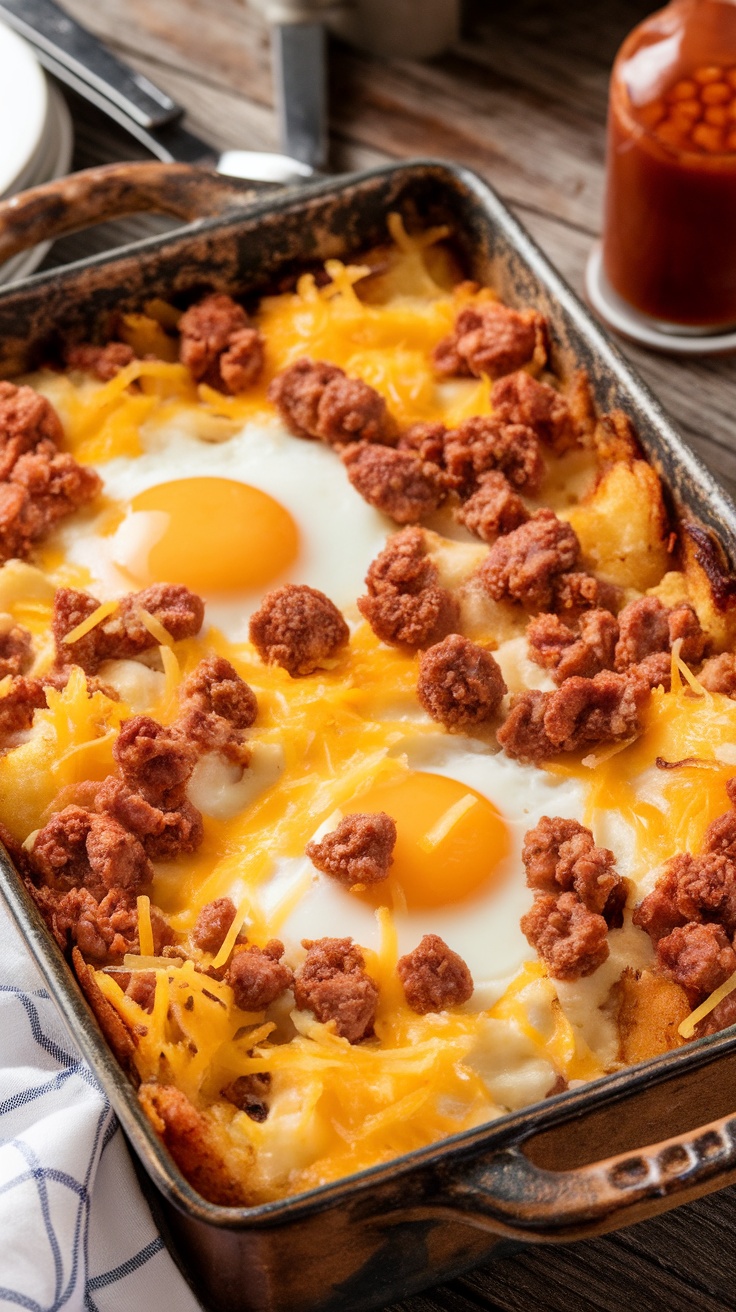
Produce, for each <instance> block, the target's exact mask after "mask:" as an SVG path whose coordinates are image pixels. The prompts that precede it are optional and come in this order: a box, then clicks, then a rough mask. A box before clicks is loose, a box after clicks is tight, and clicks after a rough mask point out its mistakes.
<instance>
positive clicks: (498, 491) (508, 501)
mask: <svg viewBox="0 0 736 1312" xmlns="http://www.w3.org/2000/svg"><path fill="white" fill-rule="evenodd" d="M455 518H456V519H457V520H458V522H459V523H460V524H464V525H465V527H466V528H467V529H469V530H470V532H471V533H475V535H476V537H479V538H481V539H482V541H483V542H495V540H496V538H497V537H499V536H501V535H503V534H504V533H512V532H513V530H514V529H515V528H519V527H520V526H521V525H522V524H525V523H526V521H527V520H528V519H529V511H528V510H527V508H526V506H525V505H524V502H523V501H522V499H521V497H520V496H519V495H518V493H516V492H514V489H513V488H512V486H511V484H510V483H509V481H508V479H507V478H506V476H505V474H502V473H500V471H499V470H492V471H491V472H490V473H488V474H484V475H483V477H482V478H481V480H480V482H479V484H478V487H477V488H476V490H475V492H473V493H471V495H470V496H469V497H468V499H467V501H464V502H462V504H461V505H460V506H458V508H457V510H456V511H455Z"/></svg>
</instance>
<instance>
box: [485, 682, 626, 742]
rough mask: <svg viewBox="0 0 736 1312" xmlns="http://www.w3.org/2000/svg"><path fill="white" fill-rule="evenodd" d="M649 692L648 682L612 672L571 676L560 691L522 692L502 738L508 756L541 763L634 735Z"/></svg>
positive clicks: (500, 739)
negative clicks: (567, 753) (585, 677)
mask: <svg viewBox="0 0 736 1312" xmlns="http://www.w3.org/2000/svg"><path fill="white" fill-rule="evenodd" d="M649 695H650V687H649V684H648V683H647V682H646V680H643V679H641V678H640V677H634V676H627V675H624V674H615V673H613V672H610V671H608V670H603V671H602V672H601V673H600V674H596V675H594V677H593V678H592V679H583V678H580V677H572V678H569V679H566V680H565V682H564V683H563V685H562V687H561V688H558V689H556V691H555V692H550V693H547V692H538V691H532V692H522V693H517V694H516V695H515V696H514V697H512V699H511V709H510V711H509V714H508V716H507V717H506V720H505V721H504V723H503V724H502V726H501V728H500V729H499V731H498V734H497V737H498V741H499V743H500V744H501V746H502V747H503V748H504V750H505V752H506V753H507V755H509V756H512V757H514V758H515V759H517V760H519V761H528V762H531V763H532V764H539V763H540V762H541V761H547V760H549V759H550V758H551V757H553V756H556V755H557V754H558V753H559V752H574V751H577V749H578V748H580V747H585V746H588V745H593V744H596V743H605V742H616V741H618V740H619V739H622V738H635V737H636V736H637V735H638V734H640V733H641V730H642V724H641V712H642V710H643V708H644V705H645V704H646V702H647V700H648V698H649Z"/></svg>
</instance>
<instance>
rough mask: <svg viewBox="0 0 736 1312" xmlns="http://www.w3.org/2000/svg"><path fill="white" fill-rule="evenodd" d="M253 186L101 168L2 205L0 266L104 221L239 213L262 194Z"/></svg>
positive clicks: (191, 171) (152, 166) (186, 168)
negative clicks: (141, 215) (42, 244)
mask: <svg viewBox="0 0 736 1312" xmlns="http://www.w3.org/2000/svg"><path fill="white" fill-rule="evenodd" d="M263 185H266V186H268V189H269V190H271V189H272V188H271V186H270V185H269V184H261V185H259V186H258V189H256V188H255V187H254V184H253V183H252V182H243V181H242V180H240V179H238V178H232V177H227V176H225V175H222V174H219V173H214V172H211V171H210V170H209V169H203V168H195V167H193V166H192V165H190V164H160V163H158V162H157V161H155V160H150V161H149V160H144V161H140V162H134V163H130V164H104V165H101V166H100V167H99V168H93V169H84V170H82V171H81V172H79V173H70V174H69V175H68V176H67V177H65V178H58V179H57V180H56V181H55V182H46V183H44V184H43V185H42V186H40V187H32V188H31V189H30V190H28V191H21V192H19V193H18V195H17V196H12V197H11V198H10V200H5V201H2V202H0V263H2V262H3V261H5V260H9V259H10V258H11V256H13V255H17V254H18V253H19V252H20V251H23V250H26V249H28V247H30V246H36V245H38V244H39V242H43V241H52V240H53V239H54V238H56V237H63V236H65V235H67V234H68V233H70V232H77V231H79V229H80V228H89V227H91V226H92V225H93V224H95V223H103V222H105V220H107V219H119V218H122V217H123V216H124V215H126V214H139V213H141V212H143V211H145V212H148V213H153V214H170V215H172V216H173V217H174V218H176V219H182V220H184V222H186V223H190V222H192V220H194V219H201V218H209V217H212V216H214V215H223V214H226V213H228V212H229V211H233V210H240V209H242V208H243V206H244V205H247V204H248V202H249V201H252V200H254V199H255V197H256V196H257V195H258V194H259V193H260V191H261V190H262V186H263Z"/></svg>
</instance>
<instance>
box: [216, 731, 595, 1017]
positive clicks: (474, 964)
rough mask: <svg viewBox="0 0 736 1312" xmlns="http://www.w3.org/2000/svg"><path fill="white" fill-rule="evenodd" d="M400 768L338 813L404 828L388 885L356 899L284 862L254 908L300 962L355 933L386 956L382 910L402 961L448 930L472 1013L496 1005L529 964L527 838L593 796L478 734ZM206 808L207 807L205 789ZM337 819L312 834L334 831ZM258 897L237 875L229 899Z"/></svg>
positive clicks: (442, 741)
mask: <svg viewBox="0 0 736 1312" xmlns="http://www.w3.org/2000/svg"><path fill="white" fill-rule="evenodd" d="M400 746H401V753H400V760H397V769H396V771H395V772H393V773H391V774H389V776H388V777H387V778H384V779H382V780H381V781H379V782H378V783H376V784H373V785H369V786H368V787H367V788H366V789H364V790H363V791H361V792H359V793H358V794H357V795H356V796H355V797H354V799H352V800H351V802H350V803H349V804H346V805H345V806H344V807H343V808H342V810H341V812H340V813H339V814H351V813H354V812H376V811H385V812H387V813H388V814H389V815H391V816H392V817H393V819H394V820H395V821H396V826H397V834H398V837H397V843H396V848H395V852H394V862H393V865H392V868H391V870H390V872H389V876H388V878H387V879H386V880H385V881H383V882H381V883H380V884H378V885H375V886H373V887H372V888H369V889H366V890H365V891H363V892H354V891H353V890H350V889H347V888H345V887H344V886H342V885H341V884H339V883H338V882H337V881H336V880H335V879H333V878H332V877H331V876H329V875H327V874H323V873H321V872H319V871H317V870H316V869H315V868H314V866H313V865H312V864H311V862H310V861H309V859H308V858H307V857H306V856H303V857H301V858H299V857H294V858H291V859H285V858H281V859H280V860H279V861H277V863H276V868H275V871H274V873H273V875H272V877H271V878H270V879H269V880H268V881H267V882H266V883H265V884H264V885H263V886H262V888H261V889H260V890H259V893H258V896H257V902H256V911H257V913H258V916H259V918H261V917H262V919H263V921H264V923H267V924H268V925H269V926H270V927H271V930H272V932H273V933H277V934H278V935H279V937H280V938H282V939H283V941H284V943H285V945H286V948H287V954H288V956H289V959H290V960H292V959H295V960H296V959H299V957H300V956H301V955H302V953H301V948H300V945H301V941H302V939H315V938H320V937H322V936H325V935H327V936H330V937H337V938H340V937H345V936H350V937H352V938H353V939H354V940H355V941H356V942H357V943H360V944H361V946H363V947H366V948H369V949H372V950H374V951H378V949H379V946H380V938H381V928H380V924H379V920H378V918H377V916H376V911H377V909H378V908H379V907H380V906H387V907H388V908H389V909H390V910H391V911H392V914H393V918H394V923H395V927H396V932H397V936H398V947H399V951H400V952H401V953H405V952H409V951H411V950H412V949H413V948H414V947H416V946H417V944H418V943H419V941H420V939H421V938H422V936H423V935H424V934H430V933H438V934H440V935H441V936H442V937H443V938H444V939H445V941H446V942H447V943H448V945H449V946H450V947H451V948H452V949H453V950H454V951H456V952H458V953H459V954H460V955H461V956H462V957H463V958H464V960H465V961H466V962H467V964H468V966H469V968H470V971H471V973H472V975H473V979H474V981H475V984H476V995H475V997H474V1000H473V1004H472V1005H473V1006H474V1007H479V1006H486V1007H487V1006H491V1005H492V1004H493V1002H494V1001H495V1000H496V998H497V997H499V996H500V995H501V993H503V991H504V989H505V987H506V985H507V984H508V981H509V979H510V978H512V977H513V976H514V975H515V974H516V973H517V971H518V970H519V969H520V967H521V965H522V964H523V962H524V961H526V960H528V959H529V955H530V949H529V945H528V943H527V942H526V939H525V938H524V936H523V934H522V932H521V929H520V927H519V920H520V917H521V916H522V915H523V914H524V912H525V911H526V910H527V909H528V907H529V905H530V903H531V898H532V894H531V892H530V890H529V889H528V888H527V887H526V883H525V880H524V876H523V865H522V860H521V849H522V844H523V840H524V834H525V833H526V831H527V829H529V828H531V827H532V825H535V824H536V823H537V822H538V820H539V819H540V818H541V816H542V815H549V814H553V815H561V816H565V817H576V816H580V815H581V814H582V811H583V789H582V786H581V784H580V783H579V782H578V781H577V780H575V779H571V778H568V779H561V778H557V777H555V776H554V775H552V774H547V773H544V772H542V771H540V770H537V769H535V768H534V767H533V766H524V765H520V764H519V763H518V762H516V761H512V760H511V759H510V758H509V757H506V756H504V755H502V754H500V753H499V754H494V753H493V752H490V751H489V750H488V749H487V748H484V746H483V745H482V744H480V743H478V742H476V741H473V740H472V739H469V738H460V737H453V738H450V737H448V736H442V735H440V734H430V735H427V736H426V737H424V738H417V739H411V738H408V739H407V740H406V741H405V742H403V743H402V744H401V745H400ZM197 800H198V803H199V804H200V805H202V803H205V805H206V804H207V798H206V797H205V796H204V795H203V793H202V791H201V790H200V792H199V793H198V796H197ZM337 819H338V815H336V814H335V813H333V814H332V815H331V816H329V817H328V818H327V820H326V821H325V822H324V823H323V824H322V825H320V826H319V827H318V828H317V829H316V830H315V832H314V834H313V837H315V838H320V837H322V835H323V834H324V833H326V832H327V831H328V830H330V829H332V828H334V827H335V824H336V822H337ZM247 892H248V889H247V886H246V885H245V884H244V883H243V882H241V881H238V880H237V879H236V880H234V881H233V883H232V885H231V886H230V896H231V897H233V899H234V900H235V901H236V903H237V902H239V901H240V900H241V898H242V897H243V896H246V895H247Z"/></svg>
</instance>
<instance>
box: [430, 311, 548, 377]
mask: <svg viewBox="0 0 736 1312" xmlns="http://www.w3.org/2000/svg"><path fill="white" fill-rule="evenodd" d="M432 358H433V360H434V367H435V369H436V371H437V373H438V374H440V376H441V377H451V376H452V375H453V374H461V375H462V374H474V375H475V376H476V377H478V378H480V377H481V376H482V375H483V374H486V375H487V376H488V377H489V378H499V377H500V376H501V375H502V374H508V373H511V371H512V370H513V369H520V368H521V366H522V365H523V364H527V363H528V362H529V361H532V360H533V361H534V363H535V364H537V365H542V364H544V362H545V360H546V358H547V320H546V319H545V318H544V316H543V315H541V314H539V313H538V312H537V311H536V310H512V309H511V307H510V306H508V305H502V304H501V303H500V302H496V301H490V302H487V303H480V304H478V305H469V306H466V308H465V309H463V310H461V311H460V313H459V314H458V316H457V318H456V320H455V325H454V328H453V330H452V332H451V333H450V334H449V336H448V337H444V338H443V339H442V341H441V342H440V343H439V344H438V345H437V346H436V347H435V349H434V353H433V357H432Z"/></svg>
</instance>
